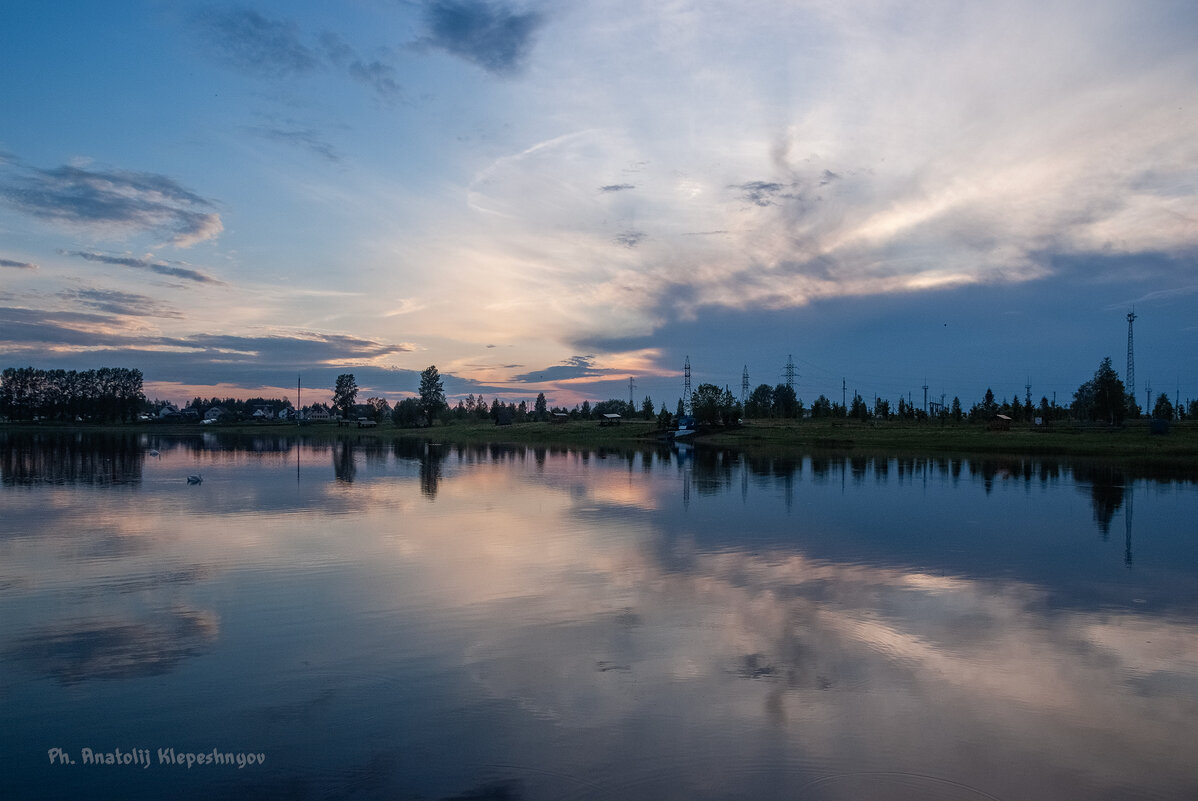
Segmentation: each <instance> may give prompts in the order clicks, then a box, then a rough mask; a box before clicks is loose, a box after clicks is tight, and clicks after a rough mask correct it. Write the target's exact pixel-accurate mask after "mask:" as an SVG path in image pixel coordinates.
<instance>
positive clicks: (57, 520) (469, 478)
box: [0, 434, 1198, 801]
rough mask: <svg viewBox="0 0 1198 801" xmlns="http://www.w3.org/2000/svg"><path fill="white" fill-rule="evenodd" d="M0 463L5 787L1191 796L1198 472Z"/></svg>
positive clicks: (266, 450)
mask: <svg viewBox="0 0 1198 801" xmlns="http://www.w3.org/2000/svg"><path fill="white" fill-rule="evenodd" d="M151 449H156V450H157V451H159V452H160V455H158V456H154V455H152V454H151V453H150V451H151ZM0 474H2V479H3V483H2V485H0V704H2V707H0V797H3V798H14V799H21V798H64V799H65V798H82V797H87V798H100V799H107V798H121V799H149V798H251V797H252V798H301V799H375V798H378V799H554V800H555V801H556V800H557V799H567V800H568V799H688V800H689V799H724V798H752V799H838V800H839V799H920V800H921V801H926V800H929V799H930V800H931V801H937V799H1003V800H1004V801H1036V800H1037V799H1053V800H1056V799H1086V800H1087V801H1095V800H1096V799H1098V800H1101V799H1136V798H1152V799H1182V798H1194V797H1198V751H1196V750H1195V749H1196V748H1198V746H1196V743H1198V523H1196V522H1195V521H1198V486H1196V485H1195V484H1194V483H1193V481H1192V480H1191V479H1190V478H1188V477H1187V478H1185V479H1182V478H1171V477H1169V476H1168V475H1160V476H1152V477H1137V476H1133V475H1125V474H1122V473H1120V472H1118V471H1116V470H1112V469H1110V468H1092V467H1086V466H1085V465H1081V464H1070V463H1067V462H1043V461H1031V460H1023V461H1019V460H1009V461H1003V462H984V461H969V460H948V459H945V460H926V459H915V460H913V459H903V460H897V459H889V460H887V459H872V458H849V459H846V458H843V457H837V458H819V457H817V458H812V457H806V458H802V459H795V460H781V459H774V460H770V459H762V460H745V459H744V458H742V457H741V456H739V455H737V454H731V453H720V452H715V451H702V450H700V451H697V452H681V453H679V452H670V451H661V452H658V451H649V452H643V453H635V454H631V455H629V454H611V453H609V454H599V453H582V452H574V451H548V452H547V451H544V450H535V449H523V448H520V449H510V448H481V449H469V448H467V449H457V448H450V447H444V446H436V445H430V446H424V445H419V446H416V445H409V444H400V445H396V446H391V445H383V444H381V443H378V442H377V441H372V440H371V439H370V438H363V439H361V440H359V441H358V442H357V443H355V444H320V443H317V442H308V441H304V442H296V441H293V440H288V439H285V438H276V439H272V438H263V439H257V440H240V441H224V440H221V439H218V438H217V437H215V436H212V435H208V436H206V437H203V438H200V437H197V438H194V439H186V440H182V439H180V440H167V439H156V438H145V437H143V438H138V437H130V438H83V437H69V438H55V437H51V436H45V437H40V438H37V439H32V438H28V437H7V438H5V437H4V435H2V434H0ZM189 474H201V475H202V476H203V483H201V484H195V485H189V484H187V482H186V480H185V477H186V476H187V475H189ZM85 748H90V749H92V752H94V753H97V754H105V753H108V754H114V752H115V751H116V750H117V749H120V752H121V755H120V756H117V755H115V754H114V756H113V758H114V761H118V762H119V761H121V760H123V759H126V758H127V759H130V760H131V762H130V763H129V764H112V765H109V764H84V762H85V752H84V749H85ZM51 749H61V751H56V752H53V757H54V758H53V760H52V759H51ZM160 749H162V753H161V755H160V753H159V750H160ZM169 749H174V754H175V755H176V756H177V758H179V759H183V760H185V759H186V756H184V755H186V754H193V755H195V754H199V755H201V756H200V757H199V758H200V759H209V760H212V762H211V763H210V764H208V763H204V764H201V763H198V762H197V763H195V764H192V766H191V767H188V766H187V764H186V763H184V764H182V765H176V764H171V763H170V762H169V761H168V759H169V754H170V751H169ZM214 751H215V753H216V756H214V755H213V752H214ZM125 754H129V756H128V757H125ZM226 754H227V755H230V756H231V757H232V758H233V760H234V761H233V763H232V764H216V763H217V761H223V760H225V759H226V756H225V755H226ZM259 755H261V756H259ZM238 757H240V758H241V760H242V762H243V764H244V766H239V765H238V763H237V759H238ZM69 760H73V761H74V764H70V763H69ZM259 760H261V764H258V762H259ZM251 763H252V764H251Z"/></svg>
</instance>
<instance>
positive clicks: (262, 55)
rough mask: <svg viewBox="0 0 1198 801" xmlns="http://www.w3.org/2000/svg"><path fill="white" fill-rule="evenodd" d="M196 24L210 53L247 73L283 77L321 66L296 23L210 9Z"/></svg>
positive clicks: (240, 11) (241, 11)
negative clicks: (303, 40) (303, 39)
mask: <svg viewBox="0 0 1198 801" xmlns="http://www.w3.org/2000/svg"><path fill="white" fill-rule="evenodd" d="M194 22H195V24H196V26H197V28H198V29H199V30H200V32H201V35H202V36H203V38H204V39H205V41H206V42H207V43H208V45H209V46H210V47H211V50H210V51H209V52H210V53H212V54H213V55H215V56H217V57H218V58H220V59H221V60H223V61H224V62H225V63H227V64H229V65H230V66H232V67H235V68H237V69H240V70H243V71H245V72H247V73H253V74H258V75H265V76H268V77H279V76H285V75H295V74H299V73H304V72H309V71H311V70H314V69H315V68H316V67H318V66H319V65H320V59H319V58H318V57H317V54H316V53H315V52H313V51H312V50H311V49H310V48H309V47H308V46H306V45H305V44H304V43H303V42H302V41H301V40H300V32H299V29H298V28H297V27H296V25H295V24H294V23H292V22H285V21H282V20H275V19H268V18H266V17H264V16H262V15H261V14H259V13H258V12H257V11H253V10H251V9H248V8H206V9H204V10H202V11H200V12H199V13H197V14H196V16H195V18H194Z"/></svg>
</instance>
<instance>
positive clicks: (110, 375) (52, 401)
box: [0, 367, 146, 422]
mask: <svg viewBox="0 0 1198 801" xmlns="http://www.w3.org/2000/svg"><path fill="white" fill-rule="evenodd" d="M145 402H146V396H145V394H143V392H142V374H141V370H135V369H131V368H127V367H101V368H99V369H96V370H40V369H37V368H34V367H8V368H5V369H4V371H3V373H0V415H3V416H4V417H6V418H8V419H9V420H34V419H47V420H89V421H101V422H110V421H118V420H119V421H128V420H133V419H135V418H136V417H137V415H138V414H139V413H140V412H141V410H142V407H143V405H144V404H145Z"/></svg>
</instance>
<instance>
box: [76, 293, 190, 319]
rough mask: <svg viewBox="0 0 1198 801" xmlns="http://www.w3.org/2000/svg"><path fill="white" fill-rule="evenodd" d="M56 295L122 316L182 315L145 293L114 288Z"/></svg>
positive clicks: (170, 316) (176, 317) (178, 317)
mask: <svg viewBox="0 0 1198 801" xmlns="http://www.w3.org/2000/svg"><path fill="white" fill-rule="evenodd" d="M58 297H60V298H63V299H64V300H68V301H71V302H73V303H78V304H81V305H83V306H88V307H90V308H93V309H96V310H98V311H102V312H108V313H109V314H115V315H119V316H122V317H167V318H174V319H181V318H182V317H183V315H182V314H181V313H180V312H179V310H178V309H176V308H174V307H172V306H170V305H169V304H165V303H162V302H161V301H158V300H155V299H154V298H151V297H148V296H146V295H139V294H136V293H133V292H121V291H119V290H115V289H94V288H89V289H67V290H63V291H61V292H59V293H58Z"/></svg>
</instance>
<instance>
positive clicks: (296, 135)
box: [246, 125, 341, 164]
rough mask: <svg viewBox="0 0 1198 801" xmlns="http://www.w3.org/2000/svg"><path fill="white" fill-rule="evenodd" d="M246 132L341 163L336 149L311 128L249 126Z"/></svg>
mask: <svg viewBox="0 0 1198 801" xmlns="http://www.w3.org/2000/svg"><path fill="white" fill-rule="evenodd" d="M246 130H248V131H249V132H250V133H252V134H254V135H256V136H261V137H262V138H264V139H270V140H273V141H275V142H282V143H284V144H287V145H291V146H292V147H298V148H300V149H302V150H307V151H309V152H310V153H314V154H316V155H317V156H319V157H320V158H322V159H324V160H325V161H328V162H332V163H334V164H336V163H339V162H340V161H341V154H340V153H338V152H337V148H336V147H334V146H333V144H332V143H331V142H329V141H328V140H326V139H325V138H324V137H323V136H322V135H321V134H320V132H319V131H316V130H314V129H312V128H284V127H281V126H274V125H255V126H250V127H249V128H247V129H246Z"/></svg>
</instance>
